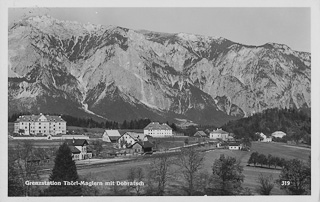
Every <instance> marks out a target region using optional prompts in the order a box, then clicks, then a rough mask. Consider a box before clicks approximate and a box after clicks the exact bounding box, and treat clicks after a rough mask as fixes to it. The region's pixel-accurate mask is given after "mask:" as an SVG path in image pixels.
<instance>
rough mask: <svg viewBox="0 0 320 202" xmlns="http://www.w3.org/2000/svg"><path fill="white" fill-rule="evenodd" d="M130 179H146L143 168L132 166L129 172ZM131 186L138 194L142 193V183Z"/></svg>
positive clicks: (136, 180)
mask: <svg viewBox="0 0 320 202" xmlns="http://www.w3.org/2000/svg"><path fill="white" fill-rule="evenodd" d="M127 178H128V180H129V181H130V182H141V181H142V180H143V179H144V173H143V170H142V168H140V167H137V168H130V169H129V172H128V177H127ZM129 188H131V189H134V190H135V192H136V193H137V195H138V196H139V195H140V192H141V188H142V187H141V185H138V184H137V185H132V186H129Z"/></svg>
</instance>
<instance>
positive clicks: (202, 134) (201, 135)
mask: <svg viewBox="0 0 320 202" xmlns="http://www.w3.org/2000/svg"><path fill="white" fill-rule="evenodd" d="M193 136H194V137H199V138H204V137H207V136H208V135H207V134H206V133H205V132H203V131H197V132H196V133H195V134H194V135H193Z"/></svg>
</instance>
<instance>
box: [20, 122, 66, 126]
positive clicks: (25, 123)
mask: <svg viewBox="0 0 320 202" xmlns="http://www.w3.org/2000/svg"><path fill="white" fill-rule="evenodd" d="M36 123H38V122H32V123H28V122H21V125H27V124H32V125H35V124H36ZM38 124H39V125H41V123H40V122H39V123H38ZM49 124H50V125H51V124H56V123H51V122H49ZM59 125H61V123H59Z"/></svg>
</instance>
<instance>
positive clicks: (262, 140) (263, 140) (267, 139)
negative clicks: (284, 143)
mask: <svg viewBox="0 0 320 202" xmlns="http://www.w3.org/2000/svg"><path fill="white" fill-rule="evenodd" d="M256 134H258V135H259V136H260V138H259V141H260V142H272V137H267V136H266V135H265V134H263V133H259V132H258V133H256Z"/></svg>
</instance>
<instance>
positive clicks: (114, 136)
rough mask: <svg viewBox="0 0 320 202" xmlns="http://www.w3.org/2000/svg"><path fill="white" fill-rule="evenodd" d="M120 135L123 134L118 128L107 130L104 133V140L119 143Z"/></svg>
mask: <svg viewBox="0 0 320 202" xmlns="http://www.w3.org/2000/svg"><path fill="white" fill-rule="evenodd" d="M120 137H121V135H120V133H119V131H118V130H105V131H104V133H103V135H102V141H104V142H111V143H117V142H118V139H119V138H120Z"/></svg>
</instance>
